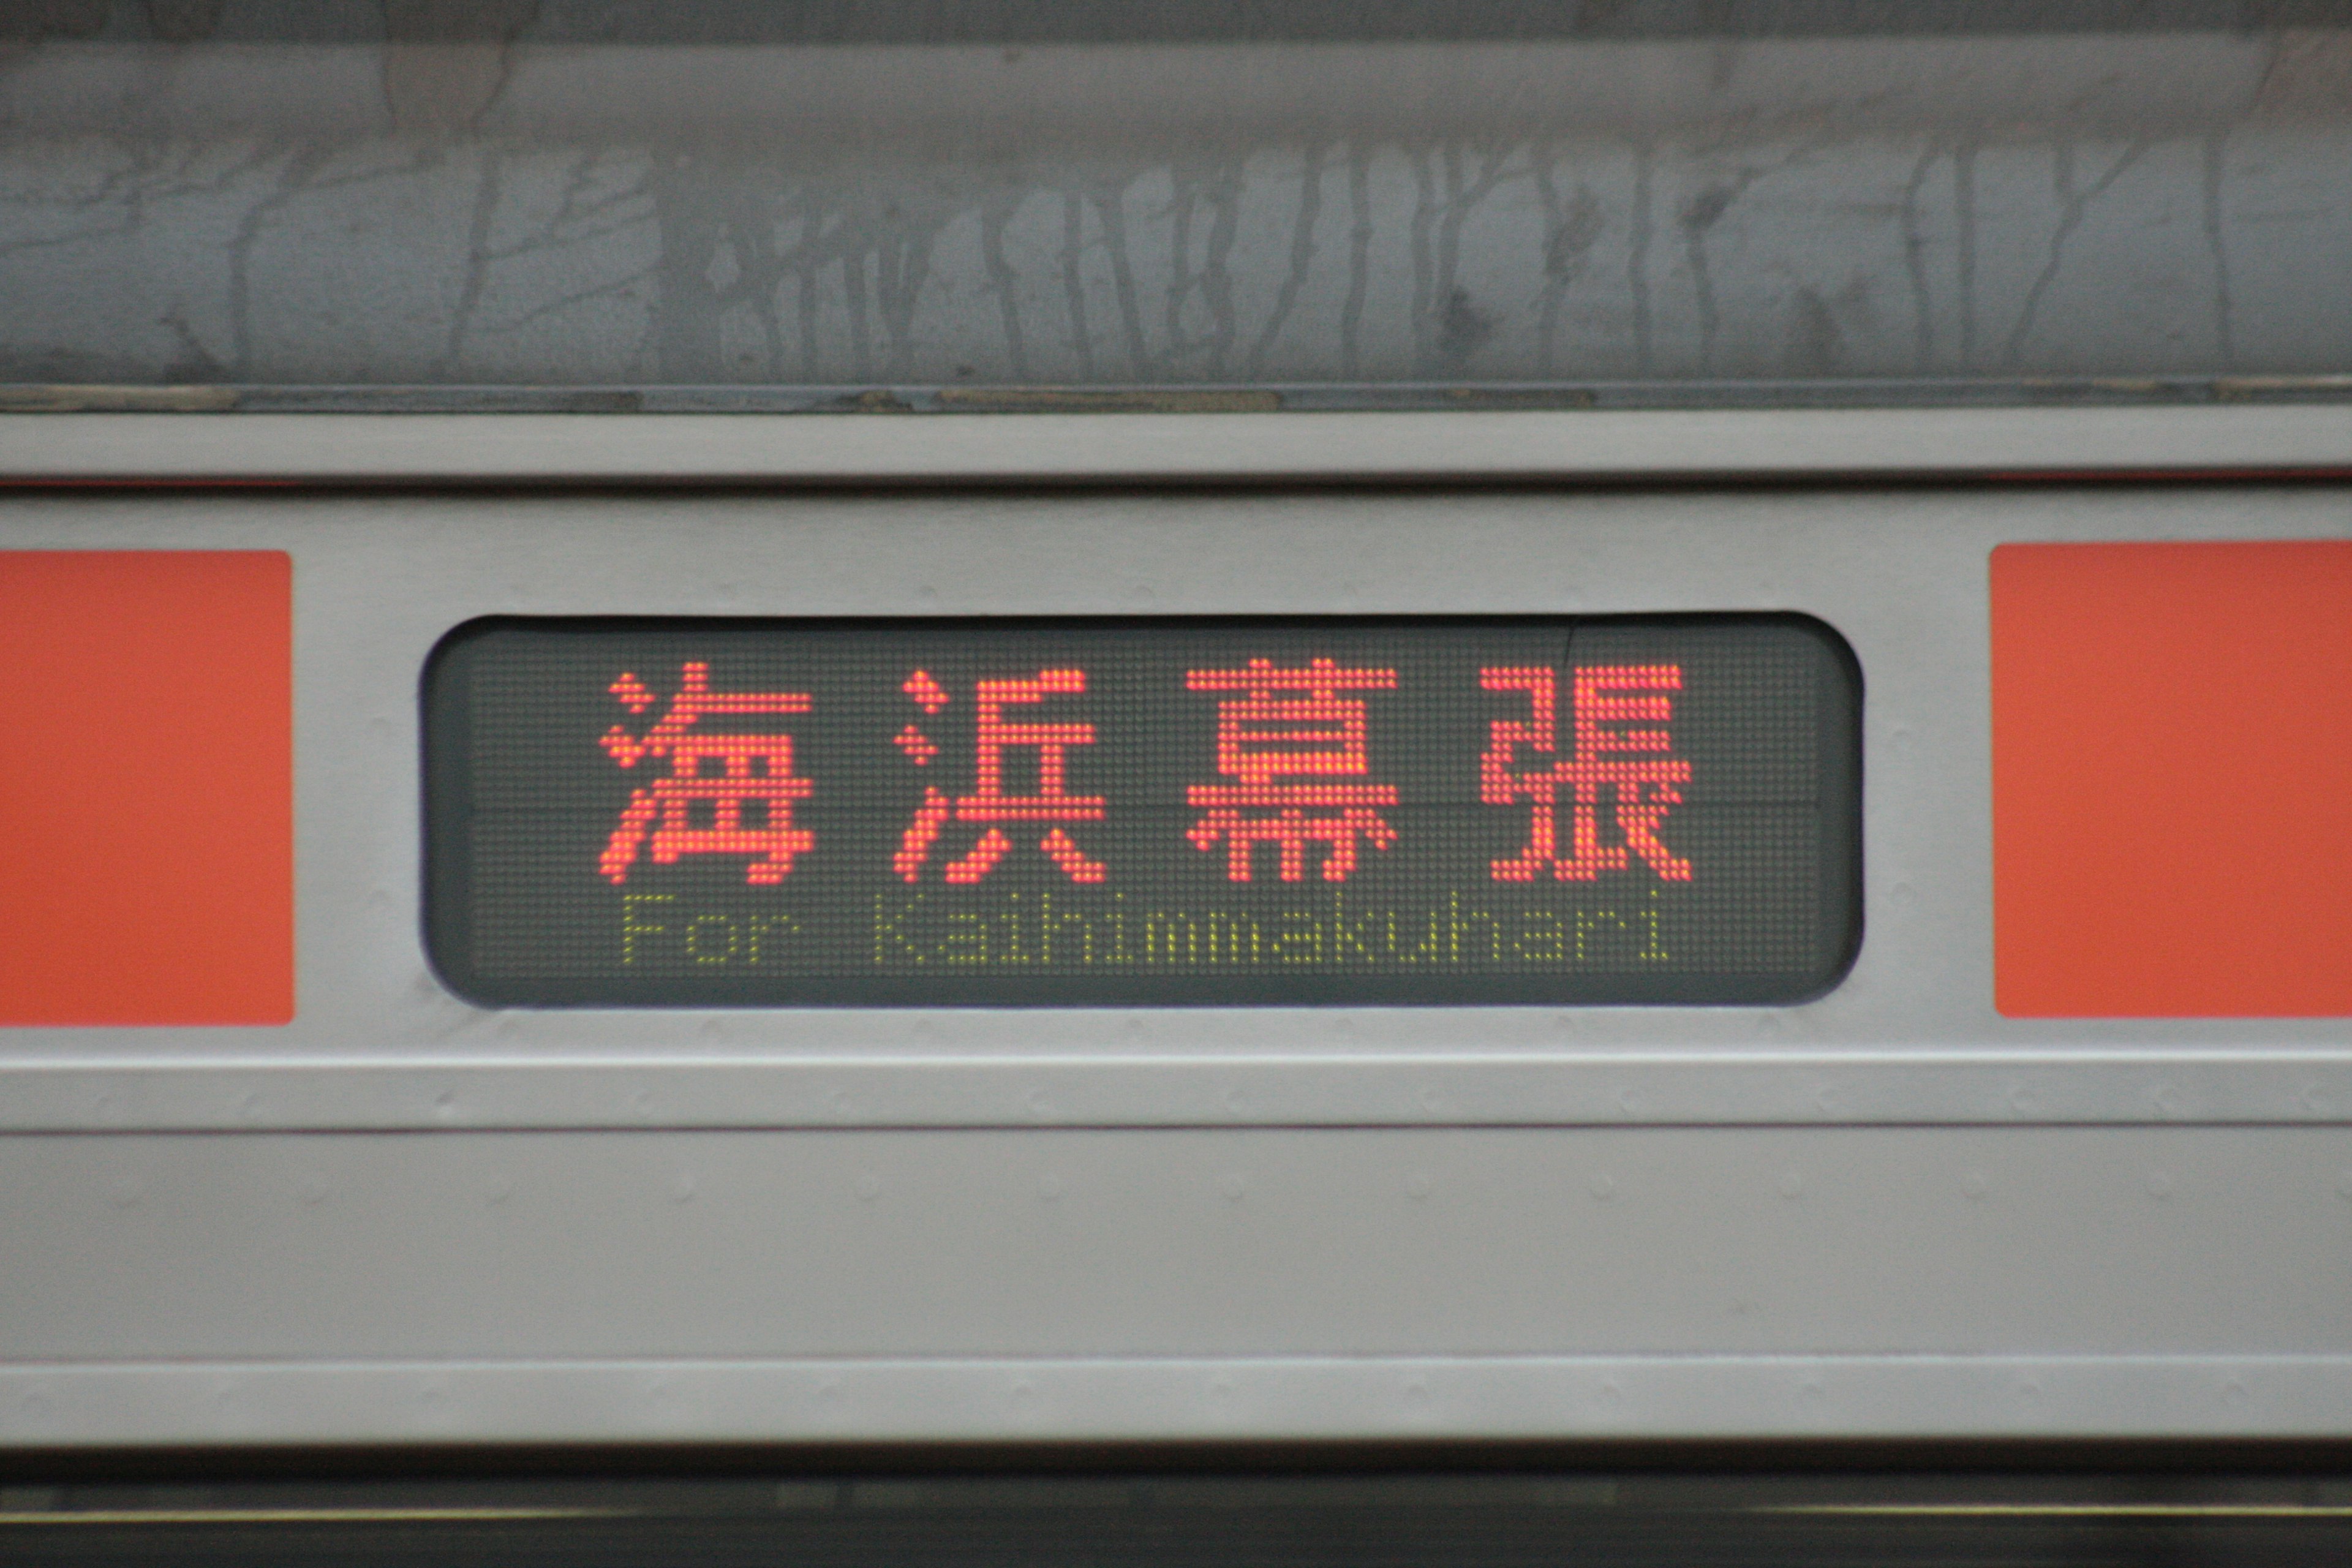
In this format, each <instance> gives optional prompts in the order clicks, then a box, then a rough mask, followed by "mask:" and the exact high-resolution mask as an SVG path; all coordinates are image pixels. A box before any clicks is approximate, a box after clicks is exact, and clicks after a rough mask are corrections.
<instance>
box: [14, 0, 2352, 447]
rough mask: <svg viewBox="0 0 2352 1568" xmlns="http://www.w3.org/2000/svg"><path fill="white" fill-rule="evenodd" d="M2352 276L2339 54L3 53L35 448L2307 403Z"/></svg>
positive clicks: (1872, 43)
mask: <svg viewBox="0 0 2352 1568" xmlns="http://www.w3.org/2000/svg"><path fill="white" fill-rule="evenodd" d="M2347 275H2352V16H2347V10H2346V7H2344V6H2342V5H2322V4H2302V5H2296V4H2274V5H2261V4H2245V3H2240V4H2213V3H2198V0H2169V3H2162V4H2123V3H2112V4H2095V3H2072V4H2069V3H2050V4H2037V5H2027V4H1988V5H1969V6H1944V5H1937V6H1888V5H1859V4H1833V3H1826V0H1823V3H1813V4H1806V3H1802V0H1788V3H1781V4H1760V3H1759V4H1745V3H1741V0H1709V3H1704V4H1702V3H1700V0H1659V3H1650V0H1625V3H1622V4H1612V5H1578V4H1536V3H1532V0H1517V3H1499V4H1497V3H1487V4H1480V3H1477V0H1459V3H1454V4H1444V5H1440V4H1430V3H1397V0H1390V3H1387V4H1353V5H1341V4H1336V3H1304V4H1295V5H1240V4H1209V3H1202V0H1161V3H1159V4H1152V5H1141V4H1126V3H1117V0H1102V3H1097V4H1078V5H1046V4H1042V3H1034V0H1033V3H1030V4H1016V3H1010V0H1004V3H998V4H957V3H953V0H929V3H909V0H898V3H891V0H877V3H871V4H861V5H839V4H835V5H817V4H765V3H751V0H745V3H740V4H729V3H725V0H705V3H702V4H697V5H661V6H655V5H643V4H625V3H621V0H486V3H483V4H477V5H463V6H452V5H436V4H426V3H423V0H381V3H376V0H370V3H366V4H361V3H358V0H348V3H344V4H321V5H291V4H284V3H268V0H144V3H135V4H134V3H130V0H121V3H113V4H110V3H108V0H49V3H47V4H39V5H11V6H8V7H6V8H5V14H0V298H5V299H6V300H8V301H9V308H8V310H5V312H0V382H5V383H8V384H13V385H14V387H15V389H16V392H15V395H16V397H17V398H18V399H19V401H21V400H22V398H23V397H25V396H26V395H31V394H29V393H27V392H26V389H27V388H36V389H37V388H49V389H52V391H51V392H50V393H48V394H46V395H49V396H51V397H53V398H54V397H55V396H56V395H58V394H57V393H56V392H55V391H54V389H57V388H59V387H93V386H98V387H103V386H109V385H112V386H147V387H152V386H157V385H207V386H218V387H233V388H241V389H244V390H243V392H242V394H240V395H243V396H245V397H247V399H248V400H256V401H255V405H257V406H258V405H266V404H268V403H269V401H270V400H271V399H273V398H274V399H276V400H277V404H278V405H302V404H303V402H304V400H306V399H307V400H310V401H313V402H315V401H317V400H320V399H326V400H329V401H332V399H334V398H336V397H339V396H340V397H346V398H348V397H362V398H364V397H368V396H373V397H377V398H382V397H386V396H395V395H399V396H407V397H410V398H412V399H417V398H421V399H424V400H425V402H427V403H430V402H432V401H433V400H434V399H436V398H438V399H440V400H441V401H443V402H444V403H446V402H450V401H453V400H454V401H456V402H458V403H461V404H462V403H463V402H465V401H466V400H467V399H473V398H479V397H481V396H485V395H492V394H490V393H488V392H486V391H485V390H484V389H500V388H503V389H508V392H507V394H505V395H509V396H510V397H511V396H525V395H528V398H537V399H539V400H540V401H541V402H542V403H546V402H549V401H553V402H554V403H556V404H557V405H563V404H564V403H565V401H566V400H569V402H570V403H571V404H572V405H578V406H646V407H668V406H675V407H685V406H719V407H727V406H783V407H803V406H805V407H825V406H876V405H882V406H910V407H991V406H1034V405H1053V404H1054V403H1055V400H1056V399H1065V400H1066V399H1072V398H1075V399H1076V400H1078V405H1085V403H1086V401H1087V399H1092V400H1094V401H1096V402H1097V403H1100V402H1103V401H1106V400H1108V401H1109V402H1110V403H1111V404H1113V405H1118V400H1119V399H1121V398H1129V399H1130V400H1134V399H1140V400H1141V401H1142V402H1143V403H1145V404H1147V405H1148V404H1150V402H1151V400H1152V399H1154V398H1158V399H1161V400H1166V399H1168V398H1179V399H1181V398H1185V397H1189V398H1192V399H1193V400H1194V403H1193V405H1199V406H1231V407H1260V406H1276V405H1297V406H1318V405H1351V404H1366V403H1369V404H1372V405H1384V404H1385V405H1393V404H1406V405H1411V404H1415V403H1420V404H1432V403H1434V404H1438V405H1450V403H1452V402H1454V401H1458V400H1459V399H1461V398H1464V397H1469V398H1472V399H1474V400H1477V399H1484V400H1486V401H1487V402H1489V403H1495V402H1500V403H1504V404H1509V403H1513V402H1523V403H1532V404H1538V405H1540V404H1544V403H1559V404H1569V405H1574V404H1591V403H1604V404H1605V403H1614V402H1630V403H1642V402H1658V401H1699V402H1720V401H1739V400H1742V399H1749V398H1757V399H1762V400H1765V401H1790V400H1798V401H1802V400H1805V399H1808V398H1815V399H1821V398H1826V399H1830V400H1861V401H1882V400H1896V401H1901V400H1905V399H1910V398H1918V397H1928V398H1953V397H1959V398H1979V399H1988V400H1994V401H2000V400H2012V399H2015V398H2017V397H2020V396H2026V397H2042V396H2063V395H2083V396H2109V397H2124V396H2142V395H2162V396H2175V397H2178V396H2189V397H2203V396H2216V395H2236V396H2249V395H2270V396H2276V395H2326V394H2328V393H2330V392H2332V391H2336V390H2338V389H2339V388H2340V385H2341V384H2340V383H2339V382H2337V381H2336V380H2335V379H2333V378H2335V377H2336V376H2338V374H2340V373H2342V372H2344V371H2346V370H2347V368H2352V311H2347V310H2343V309H2342V308H2341V285H2342V279H2344V278H2345V277H2346V276H2347ZM339 389H340V390H339ZM396 389H405V390H404V391H398V390H396ZM528 398H527V400H528Z"/></svg>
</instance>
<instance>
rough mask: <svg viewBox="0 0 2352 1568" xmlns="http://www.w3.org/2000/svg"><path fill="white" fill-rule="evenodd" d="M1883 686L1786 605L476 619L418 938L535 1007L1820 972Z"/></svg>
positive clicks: (1837, 917) (1664, 985)
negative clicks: (1754, 609) (1555, 613)
mask: <svg viewBox="0 0 2352 1568" xmlns="http://www.w3.org/2000/svg"><path fill="white" fill-rule="evenodd" d="M1860 706H1861V681H1860V677H1859V674H1858V672H1857V671H1856V669H1855V668H1854V665H1853V659H1852V657H1851V655H1850V654H1849V653H1848V651H1847V649H1846V647H1845V645H1844V643H1843V641H1842V640H1841V639H1840V638H1839V637H1837V635H1836V634H1835V633H1834V632H1832V631H1830V630H1829V629H1828V628H1827V627H1826V626H1822V625H1821V624H1820V623H1818V622H1815V621H1811V620H1808V619H1804V618H1802V617H1798V616H1624V617H1618V616H1612V617H1591V618H1579V619H1569V618H1538V617H1522V616H1512V617H1483V618H1472V617H1460V618H1431V617H1383V618H1339V617H1328V618H1327V617H1306V618H1292V619H1271V618H1267V619H1215V620H1210V619H1185V618H1168V617H1137V618H1128V619H1109V618H1103V619H1076V618H1071V619H1034V620H1007V619H993V618H990V619H980V618H973V619H952V620H950V619H926V620H888V621H884V620H667V621H661V620H521V619H502V620H489V621H478V622H474V623H471V624H469V625H468V626H464V627H461V628H459V629H458V630H457V632H455V633H453V634H452V635H451V636H450V637H448V638H447V639H446V641H445V642H444V643H443V645H442V647H441V648H440V649H439V650H438V651H437V652H436V655H435V657H434V658H433V660H432V662H431V664H430V666H429V667H428V668H427V671H426V676H425V750H426V757H425V771H426V814H425V815H426V821H425V828H426V832H425V847H426V883H427V888H426V895H427V896H426V927H427V936H428V939H429V942H430V944H431V947H432V951H433V954H434V958H435V962H436V964H437V965H438V966H439V968H440V970H441V973H442V974H443V975H444V977H445V978H446V980H447V981H448V983H449V984H451V985H452V986H453V987H454V988H455V989H456V990H457V991H458V992H459V993H461V994H464V995H466V996H467V997H469V998H472V999H474V1000H476V1001H479V1002H483V1003H487V1004H491V1005H593V1006H613V1005H623V1006H625V1005H770V1006H776V1005H908V1006H924V1005H998V1006H1019V1005H1098V1006H1129V1005H1227V1006H1233V1005H1350V1004H1391V1005H1413V1004H1422V1005H1437V1004H1444V1005H1458V1004H1467V1003H1497V1004H1505V1003H1512V1004H1535V1003H1542V1004H1580V1003H1585V1004H1624V1003H1742V1002H1744V1003H1780V1002H1789V1001H1795V1000H1800V999H1802V998H1804V997H1806V996H1809V995H1812V994H1817V993H1819V992H1821V991H1822V990H1824V989H1826V988H1827V987H1828V986H1830V985H1832V984H1834V983H1835V982H1836V980H1837V979H1838V977H1839V976H1840V975H1841V974H1842V973H1843V972H1844V970H1845V967H1846V965H1847V964H1848V963H1850V962H1851V960H1852V957H1853V952H1854V949H1855V945H1856V943H1857V942H1858V940H1859V935H1860V922H1861V914H1860V910H1861V900H1860V879H1861V866H1860V837H1861V816H1860V789H1861V777H1860V773H1861V753H1860Z"/></svg>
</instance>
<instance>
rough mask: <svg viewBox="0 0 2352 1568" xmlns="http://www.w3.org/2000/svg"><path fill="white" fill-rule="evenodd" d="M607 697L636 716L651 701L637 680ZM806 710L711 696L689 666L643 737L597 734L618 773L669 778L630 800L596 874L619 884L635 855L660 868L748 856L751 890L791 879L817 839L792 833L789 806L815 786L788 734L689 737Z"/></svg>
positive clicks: (790, 696) (753, 697)
mask: <svg viewBox="0 0 2352 1568" xmlns="http://www.w3.org/2000/svg"><path fill="white" fill-rule="evenodd" d="M609 690H610V691H611V692H612V694H613V695H614V697H615V698H616V699H618V700H619V701H620V703H621V705H622V706H623V707H625V708H626V709H628V710H630V711H631V712H633V713H642V712H644V711H645V710H646V709H647V708H650V707H652V706H653V704H654V701H655V698H654V694H653V692H652V691H651V690H649V689H647V688H646V685H645V683H644V682H643V681H641V680H639V679H637V678H636V677H635V675H634V674H628V675H623V676H622V677H621V678H620V679H618V680H615V681H614V682H613V684H612V686H611V687H610V688H609ZM812 706H813V703H812V700H811V699H810V698H809V697H808V696H807V694H806V693H803V692H798V691H713V690H711V689H710V667H709V665H707V664H688V665H687V666H686V667H685V668H684V670H683V671H682V672H681V679H680V680H679V684H678V690H677V695H676V696H675V697H673V698H671V699H670V703H669V710H668V711H667V712H665V713H664V714H663V715H662V716H661V719H660V720H659V721H657V722H656V724H655V725H654V727H653V728H652V729H651V730H649V731H646V733H645V735H644V736H643V737H642V738H640V737H638V736H635V735H632V734H630V733H629V731H627V730H625V729H624V728H623V727H622V726H620V725H618V724H615V725H614V726H613V727H612V728H611V729H610V730H607V731H604V742H603V743H604V752H605V754H606V755H607V756H609V757H611V758H612V759H613V760H614V762H616V763H620V764H621V766H623V767H625V768H633V767H635V766H636V765H637V763H640V762H642V761H644V760H645V759H646V758H647V757H667V758H668V759H669V775H668V776H667V778H659V779H656V780H655V781H654V782H653V783H652V784H647V785H646V787H645V788H643V789H640V790H637V791H635V792H634V793H633V794H631V795H630V796H629V804H628V805H627V806H626V808H625V809H624V810H623V811H622V813H621V821H620V826H617V827H615V828H614V829H613V837H611V839H610V840H608V841H607V842H606V844H605V846H604V854H603V855H602V856H601V857H600V858H598V861H597V866H598V868H599V869H601V870H602V871H603V872H604V875H605V877H606V879H609V880H611V881H614V882H625V881H627V880H628V879H629V868H630V867H631V866H632V865H634V864H635V862H636V858H637V856H638V854H639V853H640V852H647V853H650V855H651V856H652V858H653V861H654V863H655V864H656V865H658V866H667V865H669V864H671V863H672V862H673V861H675V860H677V858H678V857H679V856H681V855H749V856H751V857H752V860H751V865H750V867H748V868H746V869H745V871H744V873H743V879H744V881H746V882H747V883H750V884H751V886H753V887H772V886H773V885H774V884H776V883H778V882H781V881H782V880H783V879H785V878H786V877H787V876H790V875H791V874H792V869H793V856H795V855H805V854H807V853H808V852H809V851H810V850H812V849H814V847H816V835H815V834H814V833H812V832H810V831H809V830H808V829H807V828H805V827H795V826H793V802H794V801H799V800H805V799H807V798H808V796H809V795H810V794H811V793H812V792H814V790H815V788H816V785H815V784H814V782H813V781H811V780H809V779H805V778H802V777H799V776H798V775H796V774H794V773H793V738H792V736H790V735H788V734H772V735H742V734H729V733H713V732H705V733H693V732H691V731H693V730H694V728H695V726H696V725H697V724H698V723H699V722H700V721H701V720H702V719H703V718H704V716H705V715H709V714H770V713H773V714H784V713H805V712H807V711H809V710H810V708H811V707H812Z"/></svg>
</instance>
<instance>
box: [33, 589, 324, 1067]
mask: <svg viewBox="0 0 2352 1568" xmlns="http://www.w3.org/2000/svg"><path fill="white" fill-rule="evenodd" d="M293 695H294V694H293V565H292V563H291V562H290V561H289V558H288V557H287V556H286V555H285V553H284V552H279V551H6V552H0V737H5V742H0V757H5V766H0V777H5V785H0V1025H29V1024H182V1025H185V1024H283V1023H286V1022H287V1021H289V1019H291V1018H292V1017H293V1016H294V735H293Z"/></svg>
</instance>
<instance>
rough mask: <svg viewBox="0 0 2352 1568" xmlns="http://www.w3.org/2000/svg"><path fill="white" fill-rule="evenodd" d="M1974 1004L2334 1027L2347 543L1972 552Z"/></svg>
mask: <svg viewBox="0 0 2352 1568" xmlns="http://www.w3.org/2000/svg"><path fill="white" fill-rule="evenodd" d="M1992 755H1993V938H1994V940H1993V948H1994V955H1993V963H1994V983H1993V989H1994V996H1995V1001H1996V1004H1997V1005H1999V1007H2000V1011H2001V1012H2002V1013H2004V1014H2006V1015H2008V1016H2011V1017H2166V1018H2189V1017H2298V1016H2302V1017H2314V1016H2337V1015H2344V1014H2352V542H2347V541H2315V542H2291V543H2183V544H2153V543H2151V544H2005V545H2002V546H2001V547H2000V549H1998V550H1995V551H1994V552H1992Z"/></svg>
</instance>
